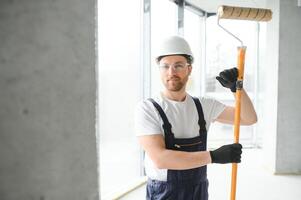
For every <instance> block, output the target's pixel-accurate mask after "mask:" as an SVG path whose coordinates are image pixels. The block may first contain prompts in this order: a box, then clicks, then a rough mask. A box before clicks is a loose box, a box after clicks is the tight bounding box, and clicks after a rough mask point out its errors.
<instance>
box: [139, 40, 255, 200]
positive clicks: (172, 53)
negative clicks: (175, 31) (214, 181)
mask: <svg viewBox="0 0 301 200" xmlns="http://www.w3.org/2000/svg"><path fill="white" fill-rule="evenodd" d="M158 52H159V53H158V56H157V57H156V61H157V63H158V65H159V69H160V76H161V81H162V82H163V84H164V86H165V89H164V90H163V91H162V92H161V93H160V95H158V96H157V97H155V98H154V99H148V100H144V101H142V102H141V103H140V104H139V105H138V106H137V110H136V117H135V128H136V132H137V136H138V139H139V143H140V144H141V146H142V148H143V149H144V151H145V152H146V155H145V171H146V175H147V176H148V177H149V179H148V182H147V199H149V200H153V199H156V200H161V199H162V200H163V199H170V200H207V199H208V180H207V168H206V166H207V165H208V164H210V163H239V162H240V157H241V148H242V146H241V145H240V144H229V145H224V146H222V147H220V148H218V149H216V150H214V151H207V149H206V148H207V130H208V129H209V126H210V123H211V122H214V121H218V122H221V123H227V124H233V122H234V107H231V106H226V105H224V104H222V103H220V102H218V101H216V100H214V99H210V98H194V97H191V96H190V95H189V94H187V92H186V83H187V80H188V77H189V75H190V73H191V71H192V62H193V55H192V52H191V50H190V47H189V45H188V43H187V42H186V40H185V39H184V38H181V37H178V36H172V37H169V38H167V39H166V40H165V41H164V42H163V43H162V44H161V45H160V48H159V51H158ZM237 74H238V73H237V69H236V68H233V69H229V70H225V71H223V72H221V73H220V75H219V76H218V77H217V80H218V81H219V82H220V83H221V84H222V85H223V86H224V87H227V88H229V89H231V91H232V92H233V93H235V91H236V80H237ZM256 121H257V116H256V112H255V110H254V107H253V105H252V102H251V100H250V98H249V97H248V95H247V93H246V92H245V91H244V90H242V97H241V125H251V124H254V123H255V122H256Z"/></svg>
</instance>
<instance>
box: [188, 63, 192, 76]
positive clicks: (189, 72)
mask: <svg viewBox="0 0 301 200" xmlns="http://www.w3.org/2000/svg"><path fill="white" fill-rule="evenodd" d="M191 71H192V65H189V66H188V75H189V76H190V74H191Z"/></svg>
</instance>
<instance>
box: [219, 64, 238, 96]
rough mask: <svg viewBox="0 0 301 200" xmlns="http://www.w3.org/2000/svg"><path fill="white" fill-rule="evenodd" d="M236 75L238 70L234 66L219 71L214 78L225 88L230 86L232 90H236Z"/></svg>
mask: <svg viewBox="0 0 301 200" xmlns="http://www.w3.org/2000/svg"><path fill="white" fill-rule="evenodd" d="M237 76H238V70H237V68H236V67H234V68H232V69H226V70H224V71H222V72H221V73H219V76H217V77H216V79H217V80H218V81H219V82H220V84H222V86H224V87H226V88H230V90H231V91H232V92H236V81H237Z"/></svg>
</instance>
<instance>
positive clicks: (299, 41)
mask: <svg viewBox="0 0 301 200" xmlns="http://www.w3.org/2000/svg"><path fill="white" fill-rule="evenodd" d="M297 5H298V4H297V0H280V18H279V19H280V23H279V27H280V28H279V78H278V80H279V81H278V85H279V88H278V126H277V129H278V131H277V159H276V172H277V173H299V174H301V156H300V152H301V145H300V144H301V103H300V102H301V93H300V77H301V64H300V63H301V38H300V36H301V20H300V19H301V7H298V6H297Z"/></svg>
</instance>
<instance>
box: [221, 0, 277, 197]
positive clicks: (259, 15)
mask: <svg viewBox="0 0 301 200" xmlns="http://www.w3.org/2000/svg"><path fill="white" fill-rule="evenodd" d="M217 15H218V20H217V24H218V26H220V27H221V28H222V29H223V30H224V31H226V32H227V33H229V34H230V35H231V36H233V37H234V38H235V39H237V40H238V41H239V42H240V43H241V46H239V47H238V48H237V49H238V55H237V68H238V77H237V82H236V94H235V95H236V96H235V117H234V143H238V142H239V126H240V109H241V90H242V88H243V77H244V63H245V53H246V46H244V45H243V42H242V41H241V40H240V39H239V38H238V37H237V36H236V35H234V34H233V33H231V32H230V31H229V30H227V29H226V28H225V27H223V26H222V25H221V24H220V19H235V20H250V21H258V22H267V21H270V20H271V19H272V11H271V10H269V9H262V8H245V7H234V6H225V5H222V6H219V8H218V13H217ZM236 180H237V163H233V164H232V175H231V196H230V197H231V200H235V198H236Z"/></svg>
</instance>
